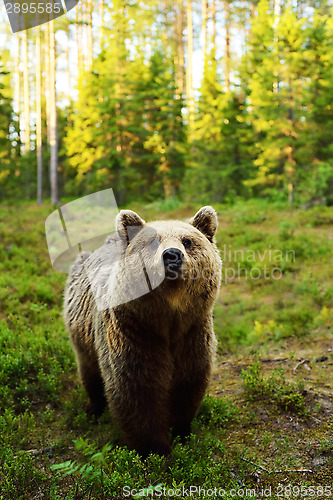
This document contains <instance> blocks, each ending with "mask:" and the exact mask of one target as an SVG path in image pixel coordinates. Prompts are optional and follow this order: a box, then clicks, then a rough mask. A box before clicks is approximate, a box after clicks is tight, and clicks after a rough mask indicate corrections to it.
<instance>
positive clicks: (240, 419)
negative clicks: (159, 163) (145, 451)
mask: <svg viewBox="0 0 333 500" xmlns="http://www.w3.org/2000/svg"><path fill="white" fill-rule="evenodd" d="M168 203H169V205H168ZM135 209H137V210H138V212H139V213H140V214H142V216H143V217H144V218H146V219H147V220H152V219H156V217H157V218H159V217H160V218H172V217H175V218H179V219H185V218H188V217H190V216H191V215H193V212H194V210H195V209H196V207H195V206H185V205H180V203H179V201H178V200H177V199H174V198H170V200H169V201H168V202H165V201H163V202H162V201H159V202H158V203H154V204H152V205H147V206H143V207H138V208H135ZM167 209H170V210H172V211H173V212H172V214H170V213H165V211H166V210H167ZM217 209H218V212H219V213H220V212H221V213H223V218H222V220H221V224H220V227H219V229H218V234H217V240H218V244H219V248H220V250H221V254H222V253H223V245H224V244H226V245H227V248H229V245H231V248H232V249H244V248H249V247H251V248H252V247H253V248H255V250H256V252H259V251H260V252H261V253H262V254H263V252H264V251H265V250H267V248H268V247H269V245H271V246H272V248H273V249H274V248H285V249H293V248H294V247H295V245H296V244H297V245H299V249H298V251H297V252H296V259H295V260H290V261H288V259H287V258H286V256H285V255H284V260H283V262H279V265H281V266H282V263H284V264H285V272H284V274H283V276H282V277H281V279H279V280H272V279H270V280H264V279H261V280H257V281H253V280H251V279H249V278H247V279H246V278H245V276H242V277H240V278H239V279H238V278H237V279H235V280H234V281H233V283H232V284H231V283H229V282H228V283H225V284H222V287H221V294H220V296H219V298H218V302H217V305H216V308H215V311H214V315H215V319H214V327H215V331H216V333H217V335H218V338H219V346H220V348H219V352H220V354H221V356H218V360H217V371H216V372H215V374H216V376H215V375H214V378H213V384H212V386H211V389H210V390H211V395H210V396H206V397H205V398H204V400H203V402H202V405H201V407H200V411H199V413H198V415H197V417H196V418H195V419H194V421H193V425H192V432H193V434H192V435H191V436H190V437H189V439H188V440H187V441H186V442H185V444H181V443H180V442H179V441H178V440H177V439H176V440H175V441H174V442H173V451H172V454H171V456H170V457H169V458H168V459H167V460H166V459H165V458H163V457H159V456H157V455H151V456H150V457H148V459H146V460H141V459H140V458H139V457H138V456H137V455H136V453H135V452H133V451H129V450H128V449H127V448H126V447H124V446H121V445H122V444H123V443H122V441H121V436H120V435H119V430H117V428H116V425H115V423H114V422H113V420H112V415H110V413H109V412H107V411H106V412H105V414H103V416H102V417H101V418H100V420H99V421H98V423H96V422H92V421H90V420H89V419H88V418H87V415H86V411H85V408H86V404H87V397H86V394H85V393H84V391H83V389H82V388H81V387H79V382H78V376H77V368H76V364H75V361H74V356H73V352H72V349H71V347H70V342H69V339H68V336H67V334H66V332H65V330H64V325H63V319H62V315H61V308H62V298H61V297H62V293H63V288H64V282H65V276H63V275H61V274H59V273H56V272H55V271H54V270H53V269H52V267H51V264H50V263H49V260H48V255H47V248H46V243H45V238H44V220H45V218H46V217H47V215H49V213H50V212H51V211H52V210H53V209H52V207H50V206H46V207H36V206H33V205H27V204H24V203H21V204H19V205H18V206H17V207H16V208H14V207H7V206H6V207H5V206H3V205H2V206H0V301H1V312H0V315H1V318H0V347H1V354H0V386H1V390H0V497H1V496H2V497H3V498H4V499H5V500H7V498H17V499H20V500H21V499H22V500H26V499H27V498H36V497H37V498H38V496H41V495H42V494H43V495H44V496H45V497H46V498H49V499H50V500H60V499H63V498H67V499H68V500H74V499H77V498H79V497H80V496H83V497H86V498H89V496H90V498H92V499H98V500H99V499H100V500H102V499H103V500H105V499H106V498H108V497H111V498H112V497H117V496H121V495H123V492H124V491H123V488H124V486H125V485H128V486H129V488H131V489H133V490H135V492H133V496H137V495H138V494H139V492H141V490H142V494H143V495H145V494H146V493H147V488H149V487H150V491H151V490H152V489H153V488H155V490H154V491H155V492H156V493H157V492H159V491H160V485H162V486H161V488H166V489H168V488H183V487H184V488H185V489H186V488H188V487H189V485H196V486H201V487H203V488H206V489H208V488H211V487H212V486H213V487H214V486H215V485H216V486H220V487H223V488H224V489H226V490H227V491H228V490H229V489H231V488H233V487H235V488H238V486H239V481H242V482H244V483H245V484H249V485H250V483H251V468H252V466H251V465H250V464H249V463H248V462H246V461H244V457H245V458H246V459H249V460H251V461H253V462H255V463H262V464H263V466H264V467H265V468H266V467H267V463H271V464H272V463H273V464H277V466H278V467H279V469H280V468H281V467H282V466H283V467H286V468H288V469H294V468H298V467H300V466H302V464H303V466H304V463H303V462H304V456H302V457H301V458H299V461H298V458H297V456H296V458H295V454H296V451H297V450H298V449H299V444H297V441H298V438H297V440H296V442H295V443H292V445H290V446H291V450H289V451H290V453H291V454H292V458H290V462H287V461H284V462H283V463H282V465H281V463H279V462H278V461H279V460H282V459H281V458H279V457H277V455H274V453H271V452H272V448H270V447H269V446H270V445H271V443H270V442H269V439H268V437H267V436H266V437H265V436H264V438H263V440H264V441H265V443H264V444H265V445H263V448H260V446H259V445H258V442H259V444H260V440H261V439H262V435H263V428H265V427H264V424H261V425H260V426H258V425H257V424H256V425H254V422H256V420H255V418H257V417H258V415H257V414H256V405H258V408H259V410H258V411H260V412H270V419H269V422H268V425H269V427H268V428H269V430H270V436H269V438H270V439H271V440H272V439H273V438H274V439H275V440H276V441H277V444H275V445H274V446H276V448H278V450H279V454H278V455H279V456H283V457H284V456H285V448H284V447H283V446H287V444H285V445H284V444H283V442H282V437H281V436H283V438H284V437H285V429H281V428H277V430H276V435H275V436H273V437H272V436H271V435H272V433H274V432H275V431H274V430H272V428H271V417H272V418H277V419H278V418H279V416H281V410H283V415H285V416H286V417H289V416H290V415H291V416H292V417H293V418H295V415H294V414H295V413H296V414H300V415H302V416H303V415H304V414H306V413H307V412H309V413H310V414H312V413H311V412H312V411H313V410H312V408H311V407H309V404H308V399H307V397H304V396H303V394H302V390H303V388H302V387H301V386H300V387H298V386H296V385H294V384H290V383H289V382H288V381H287V376H286V375H285V374H284V373H283V372H281V371H274V370H273V373H271V371H270V372H269V374H268V373H267V372H265V373H264V372H263V371H258V369H256V368H252V369H250V370H249V372H247V375H246V376H245V379H244V381H245V382H244V383H245V385H246V386H247V391H248V396H247V399H248V400H249V401H244V396H243V393H242V392H241V388H240V385H241V381H240V379H239V373H240V364H242V363H243V361H242V359H244V363H246V364H248V363H249V360H248V357H249V351H250V352H255V351H257V350H258V349H267V351H269V352H270V353H271V352H275V350H276V349H279V348H280V346H281V344H282V343H283V348H285V346H286V345H287V344H288V342H293V343H294V350H295V352H296V349H297V346H299V343H300V342H301V341H304V343H305V345H306V349H307V350H308V349H309V345H311V349H313V345H314V343H315V341H316V339H317V342H318V343H319V349H318V354H317V353H316V354H315V353H314V352H313V356H315V355H316V356H318V357H320V356H321V355H322V354H323V353H322V350H323V346H324V345H326V344H327V345H330V343H329V342H330V340H329V337H327V339H326V340H325V341H323V342H322V344H320V338H321V336H322V335H327V336H328V335H329V332H330V329H331V325H332V321H333V309H332V296H333V295H332V294H333V289H332V280H333V276H332V266H331V259H332V246H331V245H330V241H331V236H332V235H331V230H332V224H331V221H332V217H333V215H332V208H331V207H327V208H326V209H325V210H322V209H320V208H318V207H315V208H312V209H310V210H306V211H304V210H293V211H292V210H290V209H287V208H286V207H283V205H281V204H277V205H274V206H270V205H269V204H268V203H267V201H265V200H261V201H260V202H258V201H253V200H252V201H249V202H248V203H240V202H238V203H237V204H236V205H235V206H234V207H228V206H222V205H218V206H217ZM163 211H164V212H163ZM287 223H288V224H287ZM289 223H290V224H291V223H292V225H290V224H289ZM285 233H286V234H285ZM251 242H252V243H251ZM283 245H285V247H282V246H283ZM226 258H228V254H226V255H225V256H224V260H225V265H226V264H227V262H226V260H227V259H226ZM246 259H247V257H246V255H245V259H244V263H245V262H246ZM231 260H232V259H231ZM240 260H241V259H240ZM269 260H270V258H269V256H267V255H266V257H265V259H263V262H261V259H260V256H259V255H256V264H255V265H257V263H258V264H261V265H262V264H263V263H267V264H268V263H269ZM229 264H230V265H233V264H235V263H233V262H229ZM229 264H228V265H229ZM250 264H251V265H252V263H249V265H250ZM314 269H315V273H314V272H313V270H314ZM254 282H255V283H256V284H255V285H253V283H254ZM258 283H260V284H258ZM300 334H302V336H300ZM244 344H245V346H246V347H245V348H244ZM232 350H234V352H235V353H237V356H239V358H237V359H239V360H240V364H238V361H236V362H235V363H234V364H233V363H229V362H228V363H224V359H225V358H224V356H225V355H226V351H228V352H229V354H230V353H231V351H232ZM297 352H298V351H297ZM283 353H284V354H283V355H284V356H287V354H286V353H287V351H285V350H284V351H283ZM229 354H228V356H229ZM230 355H231V354H230ZM328 355H329V354H328ZM274 356H275V354H274ZM290 356H291V355H290ZM219 363H222V364H220V365H219ZM324 364H325V363H324ZM320 365H322V363H313V370H312V373H311V377H314V376H315V375H314V372H315V371H316V366H317V371H318V373H322V377H323V380H324V381H325V382H324V383H325V384H326V381H327V377H328V375H327V372H326V371H325V370H327V369H328V366H329V364H328V365H327V367H325V368H324V367H321V366H320ZM265 368H267V365H265ZM301 369H302V368H301V367H300V368H299V370H301ZM320 369H321V370H322V372H320ZM267 371H268V370H267ZM285 373H286V374H287V371H285ZM303 378H304V377H303V376H302V379H303ZM319 382H320V381H319V380H318V376H317V378H316V379H315V381H311V386H312V385H314V384H319ZM305 383H306V380H305ZM237 384H238V385H237ZM309 392H310V391H309ZM318 392H319V391H318ZM221 393H222V394H221ZM271 401H273V403H274V404H271ZM315 404H316V405H317V406H318V408H319V405H320V401H315ZM318 411H319V410H318ZM284 412H286V413H284ZM320 420H321V421H322V422H324V421H325V418H322V417H321V416H320ZM284 421H288V422H289V418H286V419H284ZM311 422H312V421H311ZM313 425H314V424H313ZM309 428H310V430H311V429H312V428H313V429H314V430H315V431H316V433H318V437H317V434H316V439H319V438H320V439H321V440H323V439H324V438H325V436H327V435H329V434H328V432H329V429H327V428H325V429H322V430H320V433H319V430H317V429H316V428H315V427H313V426H309ZM255 432H257V434H256V436H254V434H253V433H255ZM292 432H293V434H294V428H293V429H292ZM304 436H305V431H304V432H303V434H302V439H305V437H304ZM291 439H292V438H291V437H290V436H289V440H291ZM313 439H314V438H313ZM286 441H287V437H286ZM73 442H74V446H73ZM244 442H246V443H247V444H246V446H245V445H244ZM252 443H254V444H253V445H252ZM305 446H308V445H307V444H306V445H305ZM326 447H327V445H326ZM283 460H284V459H283ZM266 461H267V463H266ZM278 464H279V465H278ZM295 464H296V465H295ZM321 473H322V468H321ZM329 474H331V471H329ZM329 477H330V476H329ZM265 480H266V481H268V484H274V479H273V477H272V475H270V476H268V477H266V479H265ZM297 480H298V479H297ZM123 496H124V495H123ZM193 498H195V499H199V498H200V497H199V495H198V494H195V495H194V496H193Z"/></svg>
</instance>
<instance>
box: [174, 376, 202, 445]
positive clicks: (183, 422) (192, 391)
mask: <svg viewBox="0 0 333 500" xmlns="http://www.w3.org/2000/svg"><path fill="white" fill-rule="evenodd" d="M208 374H209V372H208V370H207V372H203V373H202V374H198V373H195V375H194V376H193V378H191V379H189V380H182V381H181V380H179V381H177V383H176V384H175V385H174V387H173V390H172V397H171V414H172V435H173V437H176V436H179V437H180V440H181V442H182V443H184V441H185V440H186V438H187V437H188V436H189V434H190V433H191V423H192V420H193V418H194V417H195V415H196V413H197V411H198V409H199V406H200V403H201V401H202V399H203V397H204V395H205V392H206V389H207V386H208ZM198 375H199V376H198Z"/></svg>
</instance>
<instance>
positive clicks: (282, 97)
mask: <svg viewBox="0 0 333 500" xmlns="http://www.w3.org/2000/svg"><path fill="white" fill-rule="evenodd" d="M275 20H276V16H274V14H273V13H272V12H271V11H269V2H268V0H261V1H260V2H259V5H258V16H257V18H255V19H254V20H253V23H252V30H251V40H250V41H251V49H252V50H251V52H250V53H249V54H248V55H247V56H246V61H247V71H248V73H249V79H248V82H247V83H248V88H249V103H250V106H251V119H252V122H253V125H254V128H255V130H256V132H257V158H256V159H255V161H254V164H255V166H256V167H257V175H256V177H255V178H254V179H253V180H250V181H248V182H247V185H249V186H252V187H255V188H257V189H260V190H261V191H263V192H266V193H267V192H269V188H272V187H273V188H275V189H276V190H278V191H280V192H283V193H285V195H284V196H288V199H289V202H290V203H292V202H293V199H294V188H295V186H296V189H298V185H299V181H300V177H301V171H302V169H301V164H302V163H304V162H306V161H310V157H311V152H310V151H309V148H308V147H307V145H306V144H305V143H304V141H303V137H304V134H305V132H306V127H307V122H306V120H305V119H304V109H303V105H304V102H303V93H302V88H303V83H304V71H305V60H304V53H303V47H304V43H305V40H306V39H305V31H304V29H303V26H304V20H303V19H298V18H297V12H296V11H295V9H293V8H292V7H291V6H290V5H289V6H288V5H287V6H286V7H285V8H284V10H283V11H282V13H281V16H279V22H278V23H275V22H274V21H275ZM267 189H268V191H267Z"/></svg>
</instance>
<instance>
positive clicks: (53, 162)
mask: <svg viewBox="0 0 333 500" xmlns="http://www.w3.org/2000/svg"><path fill="white" fill-rule="evenodd" d="M49 24H50V81H49V83H50V96H49V101H50V126H49V129H50V184H51V203H52V204H53V205H56V204H57V203H58V202H59V198H58V128H57V104H56V88H55V85H56V55H55V37H54V21H51V22H50V23H49Z"/></svg>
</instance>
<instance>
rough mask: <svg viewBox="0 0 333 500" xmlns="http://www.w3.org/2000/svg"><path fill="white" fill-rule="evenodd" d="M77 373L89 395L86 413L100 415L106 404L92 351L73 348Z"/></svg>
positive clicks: (99, 373) (102, 385)
mask: <svg viewBox="0 0 333 500" xmlns="http://www.w3.org/2000/svg"><path fill="white" fill-rule="evenodd" d="M75 352H76V358H77V362H78V368H79V375H80V378H81V381H82V385H83V387H84V388H85V390H86V392H87V394H88V396H89V405H88V408H87V414H88V415H89V416H94V417H96V418H98V417H100V416H101V415H102V413H103V411H104V409H105V407H106V405H107V400H106V396H105V389H104V382H103V379H102V375H101V372H100V369H99V366H98V359H97V356H96V354H95V353H94V352H91V351H90V352H88V351H84V350H82V349H81V350H78V349H77V348H76V349H75Z"/></svg>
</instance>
